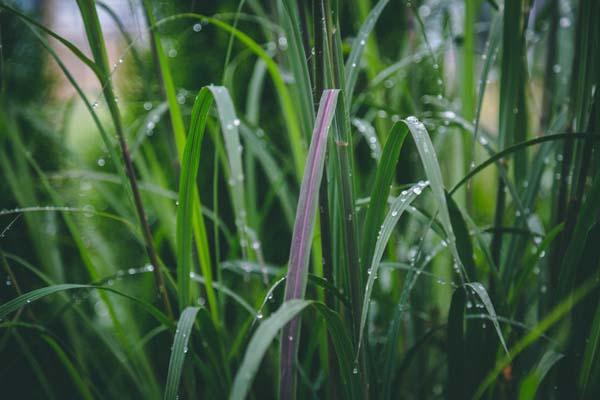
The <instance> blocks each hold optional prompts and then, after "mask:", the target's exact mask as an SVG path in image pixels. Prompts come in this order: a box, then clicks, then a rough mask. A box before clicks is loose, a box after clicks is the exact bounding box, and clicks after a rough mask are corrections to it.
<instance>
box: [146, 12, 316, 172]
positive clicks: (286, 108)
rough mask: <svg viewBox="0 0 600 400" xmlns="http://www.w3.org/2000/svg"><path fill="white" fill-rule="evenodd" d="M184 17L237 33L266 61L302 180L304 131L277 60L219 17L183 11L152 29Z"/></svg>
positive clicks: (242, 41) (296, 168)
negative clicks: (299, 123)
mask: <svg viewBox="0 0 600 400" xmlns="http://www.w3.org/2000/svg"><path fill="white" fill-rule="evenodd" d="M184 18H189V19H196V20H199V21H201V22H203V23H206V22H208V23H210V24H213V25H214V26H215V27H217V28H219V29H222V30H224V31H225V32H228V33H231V34H233V35H235V37H236V39H237V40H239V41H240V43H242V44H243V45H245V46H246V47H247V48H248V49H249V50H250V51H251V52H252V53H254V54H256V55H257V56H258V57H259V58H260V59H261V60H263V61H264V62H265V64H266V66H267V70H268V71H269V74H270V75H271V78H272V80H273V84H274V85H275V89H276V90H277V94H278V95H279V101H280V105H281V108H282V114H283V116H284V118H285V122H286V127H287V131H288V135H289V138H290V146H291V150H292V155H293V158H294V166H295V171H296V176H297V178H298V181H301V180H302V173H303V171H304V162H305V161H304V160H305V158H306V157H305V154H306V151H305V147H304V144H303V142H302V133H301V130H300V127H299V126H298V120H297V113H296V106H295V105H294V101H293V99H292V96H291V95H290V92H289V90H288V88H287V86H286V85H285V82H284V80H283V77H282V75H281V72H280V71H279V67H278V66H277V64H276V63H275V61H273V59H272V58H271V56H270V55H269V54H268V53H267V52H266V51H265V50H264V49H263V48H262V47H261V46H260V45H259V44H258V43H256V42H255V41H254V40H253V39H252V38H251V37H250V36H248V35H246V34H245V33H243V32H241V31H239V30H237V29H235V28H234V27H232V26H231V25H229V24H227V23H225V22H223V21H221V20H219V19H217V18H213V17H209V16H205V15H202V14H196V13H182V14H176V15H172V16H169V17H166V18H164V19H161V20H160V21H158V22H156V24H155V25H154V26H153V27H152V29H156V28H157V27H159V26H161V25H164V24H166V23H169V22H171V21H175V20H179V19H184Z"/></svg>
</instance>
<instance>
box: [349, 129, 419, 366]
mask: <svg viewBox="0 0 600 400" xmlns="http://www.w3.org/2000/svg"><path fill="white" fill-rule="evenodd" d="M388 140H392V138H391V137H390V139H388ZM387 187H388V188H389V185H388V186H387ZM426 187H427V183H425V182H420V183H418V184H416V185H414V186H413V187H412V188H410V189H409V190H406V191H404V192H403V193H402V194H400V196H398V197H397V198H396V199H395V200H394V202H393V203H392V205H391V206H390V211H389V212H388V214H387V216H386V217H385V220H384V221H383V223H382V224H381V227H380V229H379V233H378V234H377V237H376V240H377V242H376V243H375V249H374V252H373V258H372V259H371V264H370V266H369V269H368V271H367V272H368V279H367V286H366V288H365V294H364V299H363V304H362V312H361V314H360V327H359V341H358V343H359V348H360V345H361V344H362V341H363V336H364V330H365V325H366V322H367V314H368V312H369V304H371V292H372V291H373V285H374V283H375V279H377V273H378V272H379V265H380V263H381V258H382V257H383V253H384V251H385V248H386V246H387V243H388V241H389V240H390V237H391V236H392V233H393V232H394V228H395V227H396V224H397V223H398V221H399V220H400V217H401V216H402V214H403V213H404V211H406V210H407V209H408V207H410V204H411V203H412V202H413V201H414V200H415V199H416V198H417V196H419V195H420V194H421V193H422V192H423V189H425V188H426ZM386 198H387V196H386ZM382 208H383V207H382ZM357 358H358V353H357Z"/></svg>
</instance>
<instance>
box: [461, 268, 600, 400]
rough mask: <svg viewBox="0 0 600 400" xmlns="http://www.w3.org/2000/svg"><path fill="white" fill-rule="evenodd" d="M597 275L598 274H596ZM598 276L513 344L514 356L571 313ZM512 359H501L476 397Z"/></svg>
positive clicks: (573, 293)
mask: <svg viewBox="0 0 600 400" xmlns="http://www.w3.org/2000/svg"><path fill="white" fill-rule="evenodd" d="M596 277H598V275H597V274H596ZM596 277H594V278H592V279H589V280H587V281H586V282H584V283H583V284H582V285H581V286H579V287H578V288H577V289H575V290H574V291H573V292H572V293H571V294H570V295H569V296H568V297H567V298H566V299H565V300H563V301H561V302H560V303H559V304H558V305H557V306H556V307H554V309H553V310H552V311H551V312H550V313H549V314H548V315H547V316H546V317H545V318H544V319H543V320H541V321H540V323H539V324H537V326H535V327H534V328H533V329H532V330H531V331H529V332H528V333H527V334H526V335H525V336H524V337H523V338H521V339H520V340H519V341H518V342H517V343H516V344H515V345H514V346H512V357H513V358H514V357H517V356H518V355H519V354H521V352H523V350H525V349H527V348H528V347H529V346H531V345H532V344H533V343H535V342H536V341H537V339H539V338H540V337H541V336H542V335H543V334H544V332H546V331H547V330H548V329H550V328H551V327H552V326H553V325H554V324H556V323H557V322H558V321H560V320H561V319H562V318H563V317H564V316H565V315H566V314H567V313H569V312H570V311H571V310H572V309H573V307H574V306H575V305H576V304H577V303H579V302H580V301H581V300H582V299H583V298H585V297H586V296H587V295H588V294H590V293H591V292H592V290H593V289H594V288H596V287H597V286H598V283H599V281H598V280H597V279H596ZM511 361H512V359H511V358H510V357H508V356H506V357H504V358H503V359H501V360H499V361H498V362H497V363H496V366H495V367H494V370H493V371H491V372H490V373H489V374H488V375H487V376H486V378H485V380H484V381H483V382H482V383H481V385H479V387H478V388H477V392H476V393H475V395H474V396H473V398H474V399H480V398H481V397H482V396H483V395H484V393H485V392H486V390H487V389H488V388H489V387H490V385H491V384H492V383H494V381H495V380H496V377H497V376H498V374H500V373H501V372H502V370H503V369H504V368H505V367H506V366H507V365H508V364H509V363H510V362H511Z"/></svg>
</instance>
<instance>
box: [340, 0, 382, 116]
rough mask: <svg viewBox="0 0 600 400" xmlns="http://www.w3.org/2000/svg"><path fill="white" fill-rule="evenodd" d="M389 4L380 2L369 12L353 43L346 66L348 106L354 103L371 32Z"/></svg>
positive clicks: (380, 0) (345, 86) (345, 88)
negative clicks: (357, 82) (353, 98)
mask: <svg viewBox="0 0 600 400" xmlns="http://www.w3.org/2000/svg"><path fill="white" fill-rule="evenodd" d="M388 3H389V0H379V2H378V3H377V4H376V5H375V7H373V8H372V9H371V12H369V15H368V16H367V19H366V21H365V22H364V23H363V25H362V26H361V28H360V30H359V31H358V35H356V38H355V39H354V42H353V43H352V50H350V55H349V56H348V60H347V61H346V65H345V67H344V69H345V75H346V82H344V92H345V95H346V96H345V97H346V102H347V103H348V105H350V104H351V103H352V95H353V93H354V86H355V85H356V80H357V78H358V71H359V69H360V68H358V66H359V64H360V59H361V57H362V55H363V52H364V50H365V46H366V43H367V38H368V37H369V35H370V34H371V31H373V28H374V27H375V24H376V23H377V20H378V19H379V16H380V15H381V13H382V11H383V9H384V8H385V6H387V4H388Z"/></svg>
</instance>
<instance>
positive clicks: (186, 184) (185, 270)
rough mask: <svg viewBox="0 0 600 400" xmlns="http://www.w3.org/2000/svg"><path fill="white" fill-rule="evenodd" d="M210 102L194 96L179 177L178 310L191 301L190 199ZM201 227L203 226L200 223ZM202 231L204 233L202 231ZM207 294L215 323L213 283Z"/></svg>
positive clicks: (201, 95)
mask: <svg viewBox="0 0 600 400" xmlns="http://www.w3.org/2000/svg"><path fill="white" fill-rule="evenodd" d="M212 100H213V98H212V95H211V92H210V91H209V90H208V89H206V88H203V89H201V90H200V92H199V93H198V96H197V97H196V100H195V102H194V107H193V109H192V121H191V123H190V131H189V135H188V139H187V141H186V145H185V150H184V153H183V158H182V165H181V174H180V177H179V207H178V208H177V286H178V290H177V296H178V300H179V308H180V310H183V309H184V308H185V307H187V306H188V305H189V304H190V301H191V299H190V272H191V270H192V269H191V265H192V225H191V224H190V223H189V221H190V220H192V216H193V215H194V207H193V205H194V203H195V202H194V201H193V200H194V194H195V191H196V176H197V175H198V165H199V163H200V150H201V146H200V145H201V143H202V138H203V137H204V131H205V127H206V120H207V118H208V112H209V110H210V106H211V105H212ZM197 214H198V215H199V217H198V218H199V219H201V220H202V221H203V219H204V218H203V217H202V215H201V213H197ZM202 226H204V223H203V222H202ZM204 232H206V231H205V230H204ZM205 235H206V234H205ZM202 266H203V265H201V267H202ZM202 272H203V274H204V276H205V277H207V279H208V278H209V277H211V276H212V274H211V273H210V270H208V269H207V268H206V266H204V267H203V269H202ZM207 274H208V275H207ZM211 280H212V279H211ZM206 292H207V297H208V303H209V307H210V309H211V314H212V316H213V319H214V320H215V321H218V307H217V302H216V298H215V295H214V291H213V287H212V284H210V283H208V284H207V285H206ZM215 323H216V322H215Z"/></svg>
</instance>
